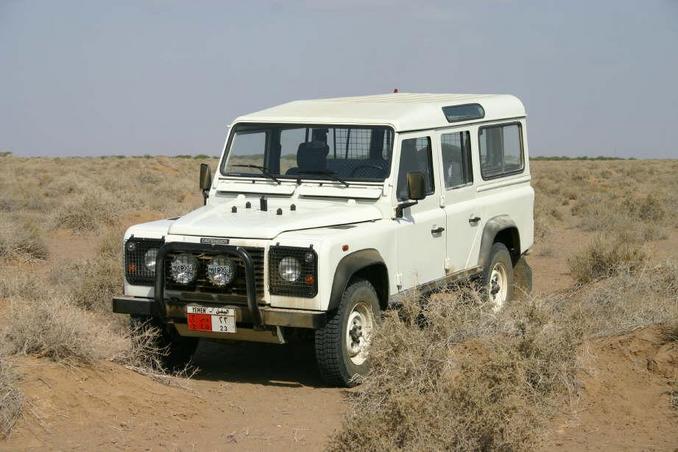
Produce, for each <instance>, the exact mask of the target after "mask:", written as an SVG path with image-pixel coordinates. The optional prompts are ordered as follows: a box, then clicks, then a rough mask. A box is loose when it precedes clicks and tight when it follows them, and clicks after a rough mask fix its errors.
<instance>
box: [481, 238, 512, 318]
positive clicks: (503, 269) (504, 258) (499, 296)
mask: <svg viewBox="0 0 678 452" xmlns="http://www.w3.org/2000/svg"><path fill="white" fill-rule="evenodd" d="M483 290H484V292H485V293H486V296H487V301H488V302H489V303H490V305H491V306H492V310H493V311H495V312H499V311H501V310H502V309H503V308H504V307H505V306H506V304H507V303H508V302H510V301H511V300H512V299H513V262H512V260H511V254H510V253H509V251H508V249H507V248H506V245H504V244H503V243H495V244H493V245H492V249H491V251H490V262H489V264H488V265H487V267H485V269H484V271H483Z"/></svg>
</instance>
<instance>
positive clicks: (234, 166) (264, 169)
mask: <svg viewBox="0 0 678 452" xmlns="http://www.w3.org/2000/svg"><path fill="white" fill-rule="evenodd" d="M231 167H232V168H254V169H258V170H259V171H261V174H263V175H264V176H266V177H268V178H270V179H273V180H274V181H276V182H277V183H278V185H280V180H279V179H278V178H277V177H275V176H274V175H273V174H271V173H269V171H268V170H267V169H266V168H265V167H263V166H259V165H231Z"/></svg>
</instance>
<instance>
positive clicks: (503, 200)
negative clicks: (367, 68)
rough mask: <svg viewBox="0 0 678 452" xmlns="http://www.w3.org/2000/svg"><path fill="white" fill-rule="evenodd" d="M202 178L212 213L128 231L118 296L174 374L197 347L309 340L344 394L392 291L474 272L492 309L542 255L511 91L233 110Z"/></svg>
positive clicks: (519, 113) (517, 105) (518, 110)
mask: <svg viewBox="0 0 678 452" xmlns="http://www.w3.org/2000/svg"><path fill="white" fill-rule="evenodd" d="M200 170H201V171H200V187H201V189H202V190H203V196H204V199H205V205H204V206H203V207H201V208H199V209H197V210H194V211H193V212H190V213H188V214H186V215H184V216H182V217H179V218H170V219H166V220H160V221H153V222H150V223H144V224H139V225H136V226H132V227H130V228H129V229H128V230H127V232H126V233H125V236H124V243H123V247H124V274H125V281H124V296H119V297H115V298H114V299H113V310H114V311H115V312H118V313H126V314H130V315H131V316H132V320H133V321H134V322H137V323H139V322H145V323H146V324H152V325H156V326H157V327H159V328H160V329H161V331H162V333H163V334H162V341H163V343H164V344H165V345H167V346H168V349H169V354H168V356H167V361H168V364H179V363H182V362H185V361H186V360H188V359H189V358H190V356H191V354H192V353H193V351H194V349H195V347H196V343H197V341H198V339H199V338H211V339H223V340H235V341H264V342H276V343H284V342H286V340H287V339H289V338H290V337H293V336H294V337H299V336H300V337H304V334H296V333H300V332H302V333H303V332H304V331H306V333H307V334H306V336H308V337H310V338H311V340H314V341H315V353H316V358H317V362H318V366H319V369H320V373H321V375H322V377H323V378H324V379H325V381H326V382H327V383H328V384H332V385H351V384H352V383H354V382H355V381H356V379H357V378H356V377H357V376H360V375H364V374H365V373H366V372H367V370H368V368H369V362H370V361H369V354H368V353H369V344H370V337H371V333H372V331H373V330H374V328H375V326H376V324H377V323H378V322H379V320H380V316H381V312H382V311H383V310H385V309H387V308H388V307H389V305H391V304H393V303H397V300H398V298H399V297H400V296H402V295H403V294H407V293H408V292H410V291H412V290H420V291H429V290H433V289H436V288H439V287H442V286H445V285H447V284H449V283H452V282H455V281H459V280H461V279H469V278H475V279H476V280H477V281H480V283H481V287H482V288H483V289H484V290H485V293H486V297H487V299H488V302H489V303H492V306H493V307H494V308H496V309H500V308H501V307H502V306H503V305H504V304H505V303H507V302H508V301H509V300H511V299H512V297H513V294H514V276H513V274H514V273H513V272H514V266H515V265H516V264H517V263H518V262H519V260H521V256H522V255H523V254H524V253H525V252H526V251H527V250H528V249H529V248H530V247H531V246H532V241H533V201H534V191H533V189H532V187H531V186H530V167H529V160H528V151H527V139H526V123H525V110H524V107H523V105H522V103H521V102H520V101H519V100H518V99H517V98H515V97H513V96H509V95H459V94H440V95H439V94H405V93H394V94H388V95H376V96H365V97H347V98H337V99H321V100H309V101H297V102H290V103H286V104H283V105H280V106H277V107H273V108H269V109H266V110H262V111H259V112H256V113H252V114H249V115H245V116H241V117H239V118H237V119H236V120H235V121H234V122H233V124H232V126H231V127H230V129H229V133H228V137H227V139H226V143H225V146H224V152H223V156H222V157H221V159H220V162H219V166H218V169H217V170H216V174H215V177H214V178H212V176H211V171H210V168H209V167H208V166H207V165H205V164H203V165H201V168H200ZM526 286H528V287H529V284H526Z"/></svg>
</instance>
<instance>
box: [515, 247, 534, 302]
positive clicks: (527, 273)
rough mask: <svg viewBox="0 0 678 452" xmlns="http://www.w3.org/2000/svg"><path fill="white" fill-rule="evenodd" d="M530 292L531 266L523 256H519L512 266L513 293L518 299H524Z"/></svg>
mask: <svg viewBox="0 0 678 452" xmlns="http://www.w3.org/2000/svg"><path fill="white" fill-rule="evenodd" d="M530 293H532V267H530V265H529V264H528V263H527V260H526V259H525V256H521V257H520V259H519V260H518V262H517V263H516V265H515V266H514V267H513V295H514V297H515V298H516V299H518V300H524V299H525V298H527V297H528V296H529V294H530Z"/></svg>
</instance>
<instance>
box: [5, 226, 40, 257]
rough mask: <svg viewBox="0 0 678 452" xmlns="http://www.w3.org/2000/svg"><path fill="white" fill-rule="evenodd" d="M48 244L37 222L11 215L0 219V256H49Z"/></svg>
mask: <svg viewBox="0 0 678 452" xmlns="http://www.w3.org/2000/svg"><path fill="white" fill-rule="evenodd" d="M47 255H48V250H47V244H46V243H45V241H44V240H43V238H42V233H41V231H40V230H39V229H38V227H37V226H35V224H33V223H32V222H30V221H27V220H25V219H24V220H21V219H18V218H16V217H14V218H10V217H9V216H7V217H4V218H2V219H0V257H18V258H23V259H28V260H31V259H45V258H47Z"/></svg>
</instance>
